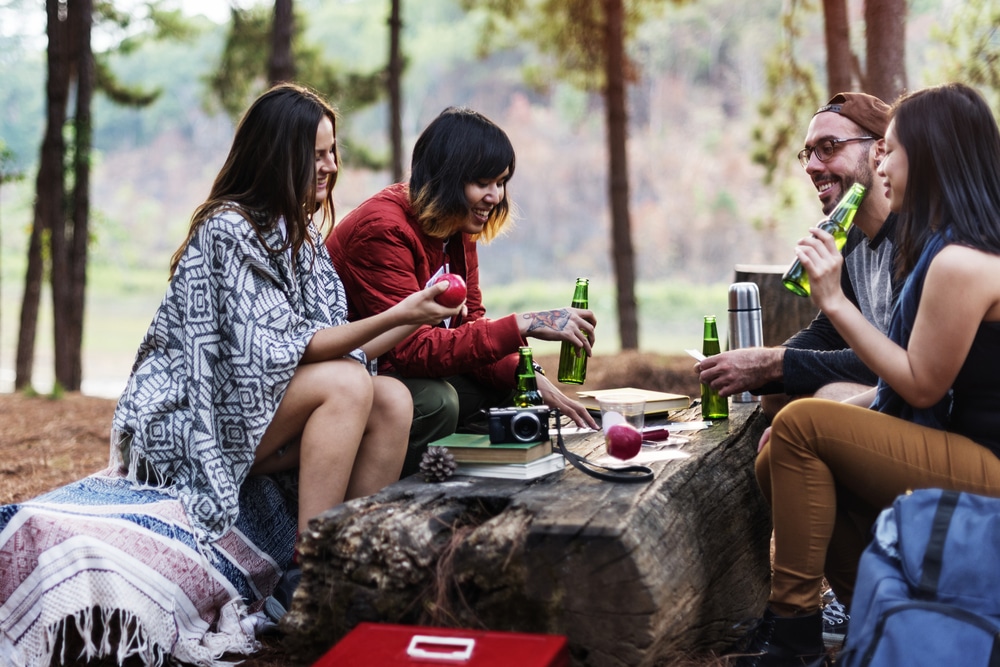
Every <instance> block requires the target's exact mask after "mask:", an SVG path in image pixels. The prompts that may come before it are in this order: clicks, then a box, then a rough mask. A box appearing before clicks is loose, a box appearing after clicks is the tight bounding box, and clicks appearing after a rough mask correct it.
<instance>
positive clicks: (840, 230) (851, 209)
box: [781, 183, 865, 296]
mask: <svg viewBox="0 0 1000 667" xmlns="http://www.w3.org/2000/svg"><path fill="white" fill-rule="evenodd" d="M864 198H865V186H863V185H861V184H860V183H855V184H854V185H852V186H851V188H850V189H849V190H848V191H847V194H845V195H844V196H843V197H841V198H840V201H839V202H837V206H836V207H835V208H834V209H833V212H832V213H830V217H829V218H827V219H826V220H824V221H823V222H821V223H819V224H818V225H816V226H817V227H819V228H820V229H822V230H823V231H825V232H828V233H830V234H832V235H833V240H834V242H835V243H836V244H837V250H841V249H843V247H844V244H845V243H847V230H848V229H850V228H851V223H852V222H853V221H854V215H855V214H856V213H857V212H858V207H860V206H861V201H862V200H863V199H864ZM781 282H782V283H784V285H785V287H787V288H788V289H789V290H791V291H792V292H794V293H795V294H798V295H799V296H809V274H808V273H807V272H806V270H805V268H804V267H803V266H802V263H801V262H800V261H799V259H798V258H797V257H796V258H795V261H794V262H792V265H791V266H789V267H788V270H787V271H785V275H783V276H781Z"/></svg>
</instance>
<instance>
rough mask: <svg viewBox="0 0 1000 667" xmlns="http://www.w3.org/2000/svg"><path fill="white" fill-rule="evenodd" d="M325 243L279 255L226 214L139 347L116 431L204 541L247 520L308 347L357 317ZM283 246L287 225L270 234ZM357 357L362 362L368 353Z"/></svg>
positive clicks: (208, 228)
mask: <svg viewBox="0 0 1000 667" xmlns="http://www.w3.org/2000/svg"><path fill="white" fill-rule="evenodd" d="M310 234H311V235H312V236H313V237H314V241H315V247H310V245H309V244H308V243H305V244H303V245H302V248H301V249H300V250H299V253H298V256H297V257H296V262H295V267H294V270H293V267H292V265H291V263H290V261H289V256H290V251H288V252H285V253H274V252H269V251H268V249H267V248H266V247H265V246H264V245H263V244H262V243H261V240H260V239H259V238H258V237H257V234H256V233H255V232H254V230H253V228H252V227H251V225H250V223H249V222H247V220H245V219H244V218H243V216H241V215H240V214H238V213H236V212H233V211H226V212H224V213H220V214H218V215H217V216H215V217H213V218H211V219H209V220H207V221H205V222H204V223H203V224H202V225H201V226H200V227H199V228H198V230H197V232H196V233H195V235H194V237H193V238H192V239H191V242H190V243H189V244H188V246H187V248H186V249H185V251H184V254H183V256H182V257H181V260H180V263H179V264H178V266H177V270H176V271H175V272H174V275H173V277H172V278H171V280H170V283H169V285H168V287H167V292H166V295H165V296H164V298H163V301H162V302H161V303H160V306H159V308H158V309H157V311H156V314H155V315H154V317H153V321H152V324H150V327H149V330H148V331H147V332H146V335H145V337H144V338H143V340H142V343H141V344H140V346H139V351H138V354H137V355H136V360H135V363H134V365H133V367H132V372H131V375H130V377H129V380H128V383H127V386H126V389H125V391H124V393H123V394H122V396H121V398H120V399H119V401H118V406H117V408H116V410H115V415H114V422H113V429H112V447H111V450H112V453H111V456H112V461H113V463H116V464H117V465H118V466H119V467H121V468H122V469H123V470H124V471H126V475H127V477H128V479H130V480H132V481H133V482H135V483H138V484H139V485H141V486H152V487H156V488H158V489H160V490H162V491H165V492H167V493H169V494H171V495H175V496H177V497H178V498H179V499H180V501H181V504H182V506H183V507H184V510H185V512H186V513H187V515H188V517H189V519H190V521H191V523H192V525H193V527H194V530H195V532H196V534H197V536H198V538H199V541H200V542H203V543H204V542H205V541H206V540H207V541H209V542H212V541H215V540H216V539H218V538H219V537H221V536H222V535H223V534H224V533H225V532H226V531H227V530H228V529H229V528H230V527H231V526H232V525H233V524H234V523H235V521H236V518H237V516H238V513H239V494H240V487H241V485H242V484H243V482H244V480H245V479H246V478H247V475H248V474H249V472H250V467H251V465H253V460H254V452H255V451H256V449H257V445H258V444H259V443H260V440H261V437H262V436H263V434H264V430H265V429H266V428H267V426H268V424H270V422H271V419H272V417H273V415H274V412H275V410H276V409H277V407H278V404H279V403H280V401H281V399H282V397H283V396H284V393H285V390H286V388H287V387H288V383H289V382H290V381H291V378H292V375H293V374H294V373H295V369H296V367H297V366H298V364H299V360H300V359H301V358H302V354H303V352H304V351H305V348H306V345H307V344H308V343H309V340H310V339H311V338H312V336H313V334H315V333H316V332H317V331H318V330H320V329H322V328H325V327H329V326H334V325H338V324H343V323H345V322H347V300H346V295H345V293H344V288H343V284H342V283H341V281H340V278H339V276H338V275H337V274H336V271H335V270H334V269H333V263H332V262H331V261H330V259H329V256H328V255H327V252H326V248H325V247H324V245H323V242H322V240H321V239H320V237H319V234H318V232H317V231H316V229H315V228H314V227H313V226H312V225H310ZM264 240H265V242H266V243H267V245H268V246H270V247H272V248H277V247H280V246H281V244H282V243H283V231H282V228H281V226H280V225H279V226H277V227H276V228H275V229H272V230H271V231H270V232H268V233H267V234H266V235H265V238H264ZM350 356H351V357H352V358H354V359H356V360H357V361H359V362H360V363H362V364H366V363H367V360H366V359H365V357H364V353H363V352H362V351H361V350H355V351H354V352H352V353H351V354H350Z"/></svg>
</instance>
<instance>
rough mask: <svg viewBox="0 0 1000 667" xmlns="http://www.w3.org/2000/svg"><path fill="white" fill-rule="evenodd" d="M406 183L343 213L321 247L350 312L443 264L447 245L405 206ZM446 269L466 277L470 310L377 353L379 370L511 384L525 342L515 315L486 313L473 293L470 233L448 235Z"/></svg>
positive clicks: (373, 305) (401, 294) (406, 291)
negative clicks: (340, 282) (341, 285)
mask: <svg viewBox="0 0 1000 667" xmlns="http://www.w3.org/2000/svg"><path fill="white" fill-rule="evenodd" d="M407 190H408V188H407V185H406V184H403V183H398V184H396V185H390V186H389V187H387V188H385V189H384V190H382V191H381V192H379V193H377V194H375V195H374V196H372V197H370V198H369V199H368V200H367V201H365V202H364V203H362V204H361V205H360V206H359V207H358V208H356V209H354V210H353V211H351V212H350V213H349V214H347V216H345V217H344V219H343V220H341V221H340V222H339V223H338V224H337V225H336V226H335V227H334V229H333V231H332V232H331V233H330V236H329V237H328V238H327V240H326V247H327V249H328V250H329V251H330V257H331V259H332V260H333V265H334V267H335V268H336V270H337V273H338V274H340V278H341V280H343V282H344V288H345V289H346V291H347V304H348V309H349V317H350V319H351V320H355V319H358V318H362V317H369V316H371V315H376V314H378V313H381V312H382V311H384V310H387V309H388V308H389V307H391V306H393V305H395V304H396V303H399V302H400V301H402V300H403V299H404V298H406V297H407V296H409V295H410V294H412V293H413V292H416V291H417V290H420V289H423V287H424V286H425V285H426V284H427V281H428V280H430V277H431V276H432V275H433V274H434V273H435V272H437V270H438V269H440V268H441V267H442V266H443V265H444V263H445V261H446V257H445V243H444V241H442V240H441V239H435V238H431V237H429V236H427V235H426V234H425V233H424V232H423V231H422V230H421V229H420V227H419V226H418V224H417V220H416V218H415V217H414V216H413V215H412V212H411V210H410V203H409V196H408V194H407ZM447 261H448V262H449V263H450V269H451V272H452V273H457V274H458V275H460V276H462V277H463V278H464V279H465V284H466V286H467V288H468V296H467V298H466V306H467V307H468V311H469V312H468V315H467V316H466V317H465V318H464V319H461V318H453V320H452V322H451V328H445V327H444V324H443V323H442V324H441V325H439V326H433V327H432V326H426V325H425V326H421V327H420V328H419V329H417V330H416V331H415V332H413V333H412V334H411V335H410V336H408V337H407V338H406V339H404V340H403V341H401V342H400V343H399V344H397V345H396V347H394V348H393V349H392V350H390V351H389V352H388V353H386V354H385V355H383V356H382V357H380V358H379V365H378V367H379V371H382V372H385V371H394V372H396V373H399V374H400V375H402V376H403V377H416V378H419V377H430V378H434V377H447V376H449V375H460V374H466V373H468V374H472V375H473V376H474V377H476V378H477V379H478V380H479V381H481V382H483V383H485V384H487V385H489V386H492V387H497V388H500V389H508V388H513V387H514V384H515V382H514V370H515V368H516V366H517V357H518V355H517V348H518V347H519V346H521V345H524V344H525V342H524V339H523V338H522V337H521V334H520V333H519V332H518V329H517V321H516V319H515V318H516V315H508V316H506V317H503V318H500V319H497V320H491V319H487V318H486V310H485V309H484V308H483V302H482V293H481V292H480V290H479V256H478V255H477V253H476V242H475V241H474V240H472V239H471V238H470V236H469V235H468V234H464V233H458V234H455V235H454V236H452V237H451V238H450V239H448V243H447Z"/></svg>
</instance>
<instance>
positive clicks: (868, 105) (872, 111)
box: [813, 93, 889, 139]
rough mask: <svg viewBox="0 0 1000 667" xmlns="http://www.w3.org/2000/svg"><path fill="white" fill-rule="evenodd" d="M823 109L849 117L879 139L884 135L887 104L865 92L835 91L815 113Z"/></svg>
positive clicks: (887, 123)
mask: <svg viewBox="0 0 1000 667" xmlns="http://www.w3.org/2000/svg"><path fill="white" fill-rule="evenodd" d="M824 111H830V112H833V113H839V114H840V115H841V116H844V117H845V118H849V119H851V120H852V121H854V122H855V123H857V124H858V125H859V126H860V127H861V129H863V130H864V131H866V132H868V133H870V134H871V135H872V136H875V137H878V138H879V139H881V138H883V137H884V136H885V129H886V127H888V126H889V105H888V104H886V103H885V102H883V101H882V100H880V99H879V98H877V97H874V96H872V95H867V94H865V93H837V94H836V95H834V96H833V97H831V98H830V101H829V102H827V103H826V104H825V105H823V106H821V107H820V108H819V109H817V110H816V113H823V112H824ZM813 115H814V116H815V115H816V114H813Z"/></svg>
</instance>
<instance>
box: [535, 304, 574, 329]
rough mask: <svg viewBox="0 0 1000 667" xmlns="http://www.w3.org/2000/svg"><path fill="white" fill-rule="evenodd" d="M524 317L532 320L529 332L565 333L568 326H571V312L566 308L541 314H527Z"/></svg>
mask: <svg viewBox="0 0 1000 667" xmlns="http://www.w3.org/2000/svg"><path fill="white" fill-rule="evenodd" d="M524 317H527V318H528V319H529V320H530V322H529V324H528V331H535V330H537V329H552V330H554V331H563V330H564V329H565V328H566V325H567V324H569V311H568V310H566V309H565V308H560V309H559V310H546V311H542V312H540V313H525V315H524Z"/></svg>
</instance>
